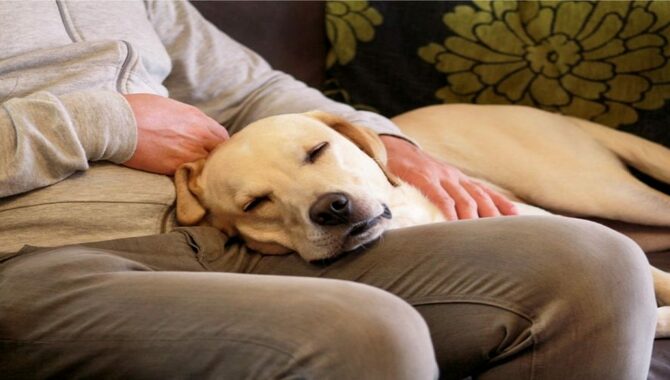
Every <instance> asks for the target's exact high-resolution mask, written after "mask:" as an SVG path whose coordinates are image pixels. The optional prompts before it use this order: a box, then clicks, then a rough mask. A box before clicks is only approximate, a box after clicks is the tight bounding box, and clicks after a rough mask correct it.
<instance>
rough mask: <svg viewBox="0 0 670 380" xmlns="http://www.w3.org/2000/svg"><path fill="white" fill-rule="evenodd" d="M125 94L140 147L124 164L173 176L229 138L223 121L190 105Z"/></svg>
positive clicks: (147, 96) (163, 98)
mask: <svg viewBox="0 0 670 380" xmlns="http://www.w3.org/2000/svg"><path fill="white" fill-rule="evenodd" d="M124 97H125V98H126V100H127V101H128V104H130V108H131V109H132V111H133V114H134V115H135V121H136V123H137V147H136V149H135V153H134V154H133V156H132V157H131V158H130V160H128V161H126V162H124V163H123V165H125V166H127V167H130V168H134V169H140V170H144V171H148V172H152V173H158V174H170V175H171V174H174V172H175V170H176V169H177V167H178V166H179V165H181V164H183V163H186V162H191V161H195V160H197V159H199V158H203V157H206V156H207V155H208V154H209V152H210V151H211V150H212V149H214V147H216V146H217V145H218V144H219V143H221V142H223V141H225V140H227V139H228V137H229V136H228V131H226V129H225V128H224V127H223V126H221V124H219V123H218V122H216V120H214V119H212V118H210V117H209V116H207V115H205V114H204V113H202V111H200V110H199V109H197V108H195V107H193V106H190V105H188V104H184V103H181V102H179V101H176V100H173V99H170V98H165V97H162V96H158V95H153V94H129V95H124Z"/></svg>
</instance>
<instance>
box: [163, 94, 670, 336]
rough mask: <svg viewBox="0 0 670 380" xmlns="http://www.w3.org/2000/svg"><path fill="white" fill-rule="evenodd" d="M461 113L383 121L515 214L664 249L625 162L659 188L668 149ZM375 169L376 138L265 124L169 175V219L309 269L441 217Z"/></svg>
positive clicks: (518, 113)
mask: <svg viewBox="0 0 670 380" xmlns="http://www.w3.org/2000/svg"><path fill="white" fill-rule="evenodd" d="M471 107H474V106H467V105H457V106H435V107H428V108H423V109H420V110H417V111H414V112H410V113H407V114H404V115H401V116H399V117H397V118H395V119H394V121H395V122H396V124H398V125H399V126H400V127H401V128H402V129H403V131H404V132H405V133H406V134H407V135H409V136H410V137H411V138H413V139H414V140H415V141H417V142H418V143H419V144H420V145H422V147H423V148H424V149H426V150H427V151H429V152H431V153H433V154H434V155H436V156H437V157H440V158H442V159H444V160H445V161H447V162H450V163H451V164H453V165H455V166H457V167H459V168H460V169H462V170H463V171H465V172H466V173H467V174H469V175H471V176H474V177H476V178H479V179H480V180H482V181H484V182H486V183H487V184H489V185H490V186H493V187H495V188H496V189H498V190H500V191H501V192H503V193H505V194H506V195H507V196H509V197H510V198H511V199H513V200H515V201H517V202H518V203H517V206H518V207H519V209H520V211H521V213H522V214H543V213H546V214H548V212H547V211H545V210H544V209H540V208H537V207H534V206H531V205H530V204H533V205H535V206H540V207H543V208H546V209H550V210H551V211H553V212H558V213H562V214H567V215H577V216H586V217H596V218H603V219H607V220H616V221H620V222H624V223H627V224H626V225H628V224H630V225H633V224H634V225H635V226H638V225H648V226H653V228H656V229H657V230H654V233H655V234H654V237H655V238H654V239H651V240H649V241H652V242H653V243H649V246H648V247H647V248H648V249H664V248H667V247H669V246H670V238H668V237H669V236H670V234H668V232H667V231H668V230H665V229H666V228H668V227H670V198H669V197H667V196H665V195H664V194H662V193H659V192H656V191H654V190H652V189H650V188H648V187H646V186H645V185H643V184H641V183H640V182H639V181H637V180H636V179H635V178H634V177H633V176H632V175H630V173H628V171H627V170H626V168H625V165H624V162H625V163H628V164H630V165H632V166H635V167H637V168H639V169H640V170H642V171H644V172H647V173H648V174H650V175H652V176H654V177H656V178H659V179H661V180H665V181H667V182H670V171H668V170H666V169H664V168H667V167H670V153H668V151H667V150H666V149H665V148H663V147H661V146H659V145H656V144H653V143H651V142H648V141H646V140H643V139H640V138H637V137H634V136H630V135H627V134H624V133H621V132H617V131H614V130H610V129H607V128H605V127H602V126H599V125H597V124H593V123H589V122H586V121H582V120H578V119H572V118H567V117H563V116H559V115H554V114H550V113H547V112H543V111H538V110H534V109H530V108H525V107H516V106H477V107H481V109H477V110H474V109H472V108H471ZM385 163H386V152H385V150H384V146H383V144H382V143H381V141H380V140H379V138H378V137H377V136H376V135H375V134H373V133H372V132H370V131H368V130H366V129H363V128H358V127H356V126H353V125H351V124H350V123H348V122H346V121H344V120H342V119H340V118H338V117H335V116H333V115H328V114H325V113H322V112H311V113H307V114H290V115H281V116H274V117H270V118H266V119H263V120H260V121H258V122H255V123H253V124H251V125H249V126H247V127H246V128H245V129H244V130H243V131H241V132H239V133H237V134H235V135H234V136H233V137H232V138H231V139H230V140H229V141H228V142H226V143H224V144H221V145H220V146H219V147H217V149H215V151H213V152H212V153H211V154H210V156H209V157H208V158H207V160H200V161H197V162H193V163H189V164H185V165H183V166H181V167H180V168H179V169H178V170H177V173H176V174H175V183H176V187H177V219H178V221H179V222H180V223H181V224H183V225H196V224H207V225H211V226H214V227H216V228H219V229H220V230H221V231H223V232H224V233H226V234H227V235H229V236H239V237H241V238H242V239H243V240H244V241H245V243H246V244H247V245H248V246H249V247H250V248H251V249H254V250H257V251H259V252H262V253H266V254H283V253H288V252H291V251H295V252H297V253H298V254H300V255H301V256H302V257H303V258H305V259H306V260H308V261H313V260H319V259H324V258H330V257H334V256H337V255H338V254H340V253H342V252H346V251H351V250H354V249H356V248H358V247H361V246H363V245H365V244H367V243H369V242H371V241H374V240H376V239H377V238H378V237H380V236H381V234H382V233H383V232H384V231H385V230H387V229H390V228H398V227H405V226H411V225H417V224H425V223H433V222H440V221H444V218H443V216H442V214H441V213H440V211H439V210H438V209H437V207H435V206H434V205H433V204H432V203H430V202H429V201H428V200H427V199H426V198H425V197H424V196H423V195H422V194H421V193H420V192H419V191H418V190H417V189H415V188H414V187H412V186H409V185H408V184H406V183H404V182H402V181H401V180H399V179H398V178H396V177H395V176H393V175H392V174H391V173H389V172H388V171H387V170H386V167H385ZM333 197H334V199H335V201H333V200H332V199H333ZM342 197H344V199H345V201H343V202H344V203H342V204H343V205H344V204H346V207H347V212H346V218H344V219H342V218H340V217H341V215H339V214H338V213H337V212H334V214H333V215H332V217H334V218H335V219H332V220H331V219H328V218H326V219H322V215H323V214H324V213H323V212H321V209H323V207H322V204H323V203H324V198H325V203H326V205H331V208H330V209H332V207H333V206H332V205H339V203H336V202H340V201H339V200H338V199H341V198H342ZM522 200H523V201H522ZM337 207H338V208H339V206H337ZM328 209H329V207H326V213H327V212H331V213H333V212H332V211H328ZM389 211H390V212H389ZM325 217H329V216H328V215H325ZM329 218H330V217H329ZM659 229H660V230H659ZM647 232H648V231H647ZM633 237H635V236H633ZM652 274H653V276H654V281H655V286H656V291H657V298H658V299H659V303H661V304H663V305H665V304H670V275H668V274H667V273H665V272H662V271H660V270H658V269H655V268H652ZM666 314H667V313H666ZM659 316H662V318H659V327H658V329H657V334H658V335H659V336H665V335H668V334H670V316H668V317H665V314H659Z"/></svg>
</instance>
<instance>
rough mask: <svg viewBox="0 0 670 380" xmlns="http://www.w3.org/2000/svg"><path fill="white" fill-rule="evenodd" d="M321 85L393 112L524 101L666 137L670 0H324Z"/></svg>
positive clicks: (668, 132)
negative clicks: (326, 45) (326, 47)
mask: <svg viewBox="0 0 670 380" xmlns="http://www.w3.org/2000/svg"><path fill="white" fill-rule="evenodd" d="M326 10H327V15H326V23H327V26H328V36H329V38H330V39H331V41H332V43H333V47H332V50H331V53H330V57H329V58H330V59H329V64H330V69H329V71H328V74H329V76H330V81H329V82H328V88H327V93H328V94H329V95H331V96H333V97H335V98H337V99H339V100H344V101H348V102H349V103H351V104H353V105H355V106H357V107H359V108H365V109H374V110H377V111H379V112H381V113H382V114H384V115H387V116H394V115H396V114H399V113H402V112H404V111H407V110H409V109H412V108H415V107H418V106H422V105H427V104H434V103H441V102H445V103H457V102H466V103H480V104H525V105H531V106H534V107H539V108H543V109H546V110H550V111H557V112H562V113H565V114H569V115H575V116H579V117H582V118H586V119H590V120H594V121H597V122H599V123H602V124H606V125H609V126H612V127H617V128H620V129H622V130H627V131H631V132H633V133H636V134H638V135H642V136H644V137H647V138H649V139H652V140H655V141H659V142H661V143H663V144H665V145H668V146H670V128H667V125H669V124H670V112H669V111H670V105H669V104H668V103H667V100H669V99H670V60H669V57H670V2H633V1H630V2H628V1H622V2H609V1H606V2H582V1H562V2H516V1H498V0H495V1H491V2H487V1H473V2H463V1H461V2H379V1H370V2H350V1H329V2H328V4H327V8H326Z"/></svg>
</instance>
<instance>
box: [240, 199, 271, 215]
mask: <svg viewBox="0 0 670 380" xmlns="http://www.w3.org/2000/svg"><path fill="white" fill-rule="evenodd" d="M269 201H270V196H269V195H262V196H260V197H254V198H252V199H251V200H250V201H249V202H247V203H246V204H245V205H244V206H242V211H244V212H250V211H252V210H253V209H255V208H257V207H258V206H260V205H262V204H263V203H265V202H269Z"/></svg>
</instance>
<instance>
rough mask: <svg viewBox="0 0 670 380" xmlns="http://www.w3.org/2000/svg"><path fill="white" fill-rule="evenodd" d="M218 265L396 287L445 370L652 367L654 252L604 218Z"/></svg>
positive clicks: (494, 222) (250, 257) (510, 374)
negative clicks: (337, 254) (322, 256)
mask: <svg viewBox="0 0 670 380" xmlns="http://www.w3.org/2000/svg"><path fill="white" fill-rule="evenodd" d="M203 262H204V263H206V264H205V265H206V266H207V267H208V268H209V269H210V270H222V271H235V272H246V273H258V274H279V275H292V276H313V277H326V278H335V279H343V280H350V281H356V282H361V283H365V284H369V285H373V286H375V287H378V288H381V289H384V290H387V291H389V292H391V293H393V294H396V295H398V296H400V297H402V298H403V299H405V300H407V301H408V302H409V303H410V304H412V305H414V306H415V307H416V309H417V310H418V311H419V312H420V313H421V314H422V315H423V317H424V318H425V319H426V321H427V322H428V325H429V328H430V331H431V335H432V338H433V344H434V346H435V349H436V354H437V358H438V363H439V365H440V369H441V371H442V376H443V377H445V378H459V377H460V376H464V375H471V374H480V376H481V377H482V378H487V377H491V378H515V379H525V378H559V377H560V378H581V379H586V378H592V379H595V378H600V379H605V378H607V379H642V378H644V377H645V376H646V371H647V369H648V365H649V360H650V356H651V348H652V342H653V336H654V325H655V300H654V294H653V289H652V282H651V276H650V272H649V269H648V264H647V261H646V258H645V257H644V255H643V253H642V252H641V250H640V249H639V248H638V247H637V246H636V245H635V244H634V243H632V241H630V240H629V239H627V238H625V237H623V236H622V235H620V234H618V233H616V232H614V231H612V230H609V229H606V228H604V227H602V226H600V225H597V224H595V223H590V222H586V221H580V220H576V219H570V218H561V217H513V218H493V219H484V220H477V221H464V222H456V223H444V224H435V225H427V226H419V227H415V228H409V229H403V230H395V231H389V232H388V233H386V234H385V235H384V236H383V238H382V239H381V240H380V241H379V242H378V243H377V244H375V245H374V246H372V247H369V249H367V250H364V251H361V252H357V253H351V254H348V255H345V256H344V257H341V258H340V259H339V260H335V261H333V262H330V263H322V264H310V263H306V262H304V261H303V260H302V259H301V258H300V257H299V256H297V255H287V256H264V255H259V254H256V253H253V252H249V251H247V250H246V249H244V248H243V247H240V246H235V247H232V246H231V247H229V249H228V251H227V252H226V253H225V254H223V255H221V254H219V255H218V256H217V257H212V258H211V259H207V258H205V259H204V260H203Z"/></svg>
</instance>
